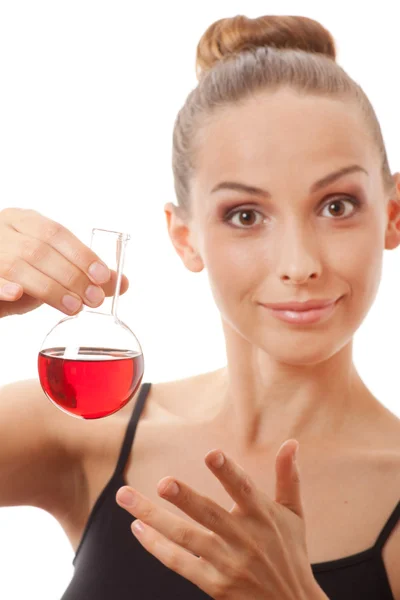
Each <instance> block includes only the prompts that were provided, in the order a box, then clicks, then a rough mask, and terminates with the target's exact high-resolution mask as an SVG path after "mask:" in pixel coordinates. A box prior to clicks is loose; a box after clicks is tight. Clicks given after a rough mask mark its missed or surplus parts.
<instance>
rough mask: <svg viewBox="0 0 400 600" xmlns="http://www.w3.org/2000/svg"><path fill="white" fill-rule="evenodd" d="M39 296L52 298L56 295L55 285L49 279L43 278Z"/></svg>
mask: <svg viewBox="0 0 400 600" xmlns="http://www.w3.org/2000/svg"><path fill="white" fill-rule="evenodd" d="M39 294H40V298H52V297H54V296H55V295H56V285H55V284H54V283H53V281H52V280H51V279H45V280H44V281H43V283H42V284H41V285H40V291H39Z"/></svg>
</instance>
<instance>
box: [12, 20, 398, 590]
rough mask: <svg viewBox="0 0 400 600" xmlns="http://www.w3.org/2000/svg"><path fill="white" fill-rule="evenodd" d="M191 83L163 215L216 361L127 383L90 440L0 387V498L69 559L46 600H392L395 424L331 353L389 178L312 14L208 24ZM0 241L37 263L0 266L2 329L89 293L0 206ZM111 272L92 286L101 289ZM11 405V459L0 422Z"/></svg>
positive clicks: (342, 338)
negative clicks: (209, 317) (211, 331)
mask: <svg viewBox="0 0 400 600" xmlns="http://www.w3.org/2000/svg"><path fill="white" fill-rule="evenodd" d="M197 73H198V78H199V85H198V87H197V88H196V89H195V90H193V91H192V92H191V94H190V95H189V97H188V99H187V100H186V103H185V105H184V107H183V108H182V109H181V111H180V112H179V115H178V118H177V121H176V123H175V128H174V139H173V142H174V146H173V169H174V176H175V189H176V194H177V198H178V204H179V206H178V207H175V206H174V205H172V204H167V205H166V207H165V213H166V217H167V224H168V230H169V234H170V237H171V240H172V243H173V245H174V247H175V249H176V251H177V253H178V255H179V256H180V257H181V259H182V261H183V263H184V265H185V267H186V268H188V269H189V270H191V271H193V272H199V271H201V270H202V269H203V268H207V271H208V274H209V281H210V285H211V289H212V292H213V296H214V299H215V301H216V304H217V306H218V309H219V310H220V313H221V318H222V326H223V331H224V335H225V339H226V349H227V365H226V367H224V368H222V369H219V370H217V371H215V372H211V373H205V374H201V375H198V376H195V377H190V378H188V379H185V380H180V381H174V382H168V383H159V384H153V385H151V384H150V383H143V384H142V386H141V387H140V389H139V390H138V392H137V393H136V395H135V397H134V399H133V402H130V403H129V404H128V405H127V406H125V407H124V408H123V409H122V410H121V411H119V412H118V413H116V414H115V415H113V416H112V417H110V418H109V419H104V420H103V421H101V422H100V421H99V422H97V423H92V424H91V425H90V427H89V426H88V423H86V422H84V421H78V422H77V421H76V420H75V419H69V418H68V417H67V416H66V415H65V414H63V413H61V412H60V411H54V409H53V407H52V406H51V405H50V403H45V402H44V401H43V393H42V392H41V389H40V385H39V384H38V382H37V381H35V382H32V381H29V382H20V383H19V384H12V385H9V386H6V387H5V388H3V390H2V398H1V401H2V403H3V404H2V410H3V417H4V418H3V419H2V422H3V423H4V425H3V426H1V425H0V427H3V429H0V434H1V437H2V439H3V440H5V446H4V442H3V448H5V449H4V452H6V451H7V456H8V457H9V456H12V458H13V461H12V463H11V464H12V465H13V467H12V468H13V471H12V472H13V474H14V475H15V465H16V464H17V465H18V475H19V477H18V478H15V477H13V478H12V479H11V480H10V477H9V475H10V472H11V471H10V469H11V467H10V466H8V465H9V464H10V461H8V462H7V464H2V463H0V464H1V465H2V466H1V469H0V490H1V492H0V503H1V504H2V505H16V504H32V505H34V506H40V507H41V508H44V509H45V510H48V511H49V512H50V513H51V514H53V515H54V516H55V517H56V518H57V519H58V521H59V522H60V524H61V525H62V526H63V528H64V530H65V531H66V533H67V535H68V537H69V539H70V540H71V543H72V545H73V547H74V549H75V550H76V556H75V559H74V565H75V573H74V576H73V578H72V580H71V583H70V585H69V587H68V589H67V590H66V592H65V594H64V596H63V600H71V599H74V600H80V599H81V598H82V599H83V598H85V599H87V598H96V600H106V599H107V600H108V599H111V598H118V597H121V598H140V599H141V600H145V599H146V600H147V599H149V600H150V599H152V600H153V599H158V598H174V599H175V598H185V599H188V598H190V599H191V600H192V599H197V598H199V599H200V598H202V599H203V598H214V599H222V598H224V599H225V598H229V599H230V600H239V599H240V600H261V599H263V600H265V599H272V598H274V599H277V598H279V599H280V600H295V599H296V600H299V599H303V598H304V599H306V598H307V599H308V600H314V599H322V598H330V599H331V600H333V599H340V600H345V599H346V598H351V599H352V600H356V599H358V598H360V599H361V598H362V599H363V600H368V599H372V598H374V599H378V598H379V599H380V600H385V599H393V598H395V599H400V572H399V569H398V563H399V558H400V529H399V526H398V522H399V516H400V502H399V496H400V494H399V491H400V469H399V465H400V455H399V439H400V436H399V431H400V424H399V419H398V418H397V417H396V416H395V415H394V414H392V413H391V412H390V411H389V410H388V409H386V408H385V407H384V406H383V405H382V404H381V403H380V402H379V401H378V400H377V399H376V398H375V397H374V396H373V394H372V393H371V392H370V391H369V390H368V388H367V387H366V385H365V384H364V383H363V381H362V379H361V377H360V376H359V374H358V372H357V370H356V368H355V366H354V364H353V360H352V341H353V336H354V333H355V332H356V331H357V329H358V327H359V326H360V325H361V323H362V321H363V319H364V318H365V317H366V315H367V313H368V310H369V309H370V307H371V305H372V303H373V300H374V299H375V296H376V293H377V290H378V285H379V281H380V277H381V266H382V258H383V250H384V249H394V248H396V247H397V246H398V245H399V242H400V227H399V223H400V174H398V173H396V175H394V176H392V175H391V173H390V170H389V166H388V161H387V156H386V151H385V147H384V142H383V139H382V135H381V130H380V127H379V124H378V121H377V119H376V116H375V113H374V111H373V108H372V106H371V104H370V103H369V101H368V99H367V98H366V96H365V94H364V92H363V91H362V90H361V89H360V88H359V86H358V85H357V84H356V83H355V82H354V81H353V80H351V78H350V77H349V76H348V75H347V74H346V73H345V72H344V71H343V70H342V69H341V68H340V67H339V66H338V65H337V64H336V63H335V46H334V41H333V38H332V37H331V35H330V34H329V32H328V31H327V30H326V29H324V28H323V27H322V26H321V25H320V24H319V23H317V22H315V21H313V20H311V19H307V18H303V17H271V16H268V17H261V18H258V19H248V18H246V17H243V16H237V17H234V18H228V19H221V20H220V21H217V22H216V23H214V24H213V25H211V26H210V27H209V28H208V29H207V31H206V32H205V34H204V35H203V37H202V38H201V40H200V43H199V45H198V48H197ZM2 227H3V235H2V236H0V239H3V240H4V241H3V244H5V248H6V250H7V252H8V253H9V254H11V255H13V256H14V257H15V256H17V257H18V258H21V257H22V250H21V242H19V243H18V242H17V238H16V237H15V232H18V233H19V235H23V236H26V237H28V236H29V237H31V238H32V237H34V238H37V239H38V240H41V241H42V242H45V244H46V249H48V253H47V257H46V259H43V260H42V263H41V264H40V269H39V268H35V264H34V260H33V259H32V261H31V264H29V265H27V263H29V259H27V257H26V255H24V259H23V261H20V262H18V264H22V265H24V268H22V267H21V268H20V269H19V270H18V269H12V268H10V266H9V267H8V270H7V269H5V268H4V267H3V270H2V272H1V273H0V275H1V276H2V278H3V280H5V281H12V282H14V283H17V284H19V286H20V287H19V292H18V293H17V294H16V295H14V296H11V297H10V298H9V299H8V301H7V300H6V299H5V298H4V297H3V301H2V303H1V304H2V307H1V308H2V311H3V313H2V315H3V316H5V315H6V314H13V313H14V312H26V311H27V310H32V308H35V307H36V306H37V305H38V304H41V303H42V302H47V303H48V304H50V305H52V306H55V307H57V308H60V309H61V298H62V297H63V296H64V294H65V293H66V292H69V295H72V296H73V297H75V299H76V300H78V302H79V305H78V306H77V307H75V308H74V307H72V313H73V312H74V311H77V310H79V309H80V306H81V302H82V299H83V298H84V289H85V287H86V285H88V284H89V283H90V282H91V283H96V281H95V280H94V279H93V278H92V275H91V274H90V273H89V271H88V267H89V265H90V264H91V262H92V261H93V260H94V259H95V258H96V257H95V256H93V255H92V254H91V252H90V250H89V249H87V248H84V247H82V245H81V243H80V242H79V240H76V238H74V236H72V234H71V233H70V232H68V231H67V230H65V228H62V227H61V226H59V225H58V224H57V225H56V226H55V225H54V222H49V220H47V219H45V218H44V217H42V216H41V215H39V214H38V213H34V212H31V211H28V213H27V212H26V211H19V210H18V209H14V210H12V209H9V210H8V211H3V214H2ZM13 232H14V233H13ZM18 239H19V240H21V239H22V238H18ZM47 247H49V248H47ZM77 250H79V252H77ZM62 261H65V262H62ZM79 261H81V262H79ZM32 263H33V264H32ZM57 265H58V267H59V268H56V266H57ZM67 266H68V269H71V268H72V269H75V272H74V273H75V276H76V277H75V278H74V277H72V278H71V277H69V278H68V281H69V282H71V281H74V284H73V285H72V283H71V284H70V285H67V284H66V280H64V281H63V280H62V275H60V273H63V272H66V270H68V269H67ZM36 267H38V265H36ZM70 272H71V271H70ZM56 273H57V276H56V275H55V274H56ZM7 275H8V276H7ZM112 275H113V278H112V279H111V280H110V279H108V280H107V283H104V281H105V280H106V279H103V280H99V283H102V282H103V285H102V288H103V289H104V293H105V294H106V295H110V294H111V293H112V283H113V282H115V273H113V274H112ZM40 278H42V279H41V280H40ZM44 278H50V279H51V280H52V285H51V286H50V287H49V286H44V285H41V286H40V285H39V284H40V283H42V284H43V283H44V281H45V279H44ZM5 281H1V282H0V284H1V283H5ZM45 287H47V290H48V293H47V295H45V294H44V293H43V289H44V288H45ZM126 289H127V281H126V279H125V281H124V287H123V291H126ZM39 290H42V291H39ZM50 290H51V293H50ZM24 292H25V293H24ZM103 297H104V295H103V294H102V295H101V298H100V299H99V300H97V301H95V303H94V305H99V303H101V301H102V298H103ZM84 301H85V302H87V301H86V300H84ZM298 303H300V306H299V305H298ZM6 305H7V307H6ZM13 305H14V309H13ZM317 305H318V306H319V307H320V308H318V306H317ZM321 305H323V307H322V308H321ZM63 310H64V309H63ZM68 314H71V313H68ZM196 317H197V315H196ZM16 398H20V399H21V400H20V403H19V405H18V410H19V411H21V406H23V407H24V410H25V411H26V414H27V419H26V421H24V423H23V430H22V432H20V435H23V437H24V441H25V443H24V445H23V447H24V451H23V453H22V450H20V449H19V448H16V447H15V446H16V442H15V441H14V440H13V439H10V435H8V437H7V430H6V423H7V422H8V423H9V424H10V423H11V422H12V419H14V420H15V421H16V419H17V414H19V413H18V412H17V409H16V408H15V406H16V402H15V399H16ZM133 407H134V410H132V408H133ZM30 415H31V418H28V417H29V416H30ZM9 427H10V425H9V426H8V428H9ZM133 441H134V445H133ZM297 446H299V447H300V454H299V461H300V469H299V470H298V468H297V467H296V463H294V462H293V457H294V451H295V449H296V447H297ZM27 448H28V449H29V450H30V453H29V456H30V458H29V459H28V458H27V456H26V455H27ZM219 452H222V453H223V455H224V457H225V462H224V463H223V465H222V466H221V467H220V468H219V469H218V468H217V467H215V466H212V464H211V461H212V459H213V458H215V457H216V456H217V455H218V454H219ZM32 456H34V458H35V460H34V461H33V460H32ZM204 459H205V463H206V464H205V465H203V464H202V463H203V460H204ZM4 462H5V461H4ZM7 469H8V472H7ZM169 474H170V475H169ZM7 477H8V480H7ZM22 480H23V482H24V483H23V485H22V484H21V481H22ZM172 482H177V483H178V491H179V493H178V495H176V496H167V494H166V488H167V484H170V483H172ZM2 483H4V485H2ZM126 492H133V500H132V502H133V503H132V504H129V502H130V496H131V495H129V494H128V495H127V494H126ZM126 502H128V503H126ZM133 521H135V522H136V523H137V522H141V523H142V524H144V529H143V530H142V532H137V533H134V532H135V531H136V530H135V529H134V528H133V527H131V524H132V522H133Z"/></svg>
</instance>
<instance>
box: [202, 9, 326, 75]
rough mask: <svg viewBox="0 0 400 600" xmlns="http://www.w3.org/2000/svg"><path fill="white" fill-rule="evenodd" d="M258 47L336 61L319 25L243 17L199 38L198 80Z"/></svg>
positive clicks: (306, 20)
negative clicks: (219, 65)
mask: <svg viewBox="0 0 400 600" xmlns="http://www.w3.org/2000/svg"><path fill="white" fill-rule="evenodd" d="M261 46H270V47H274V48H277V49H298V50H304V51H306V52H315V53H321V54H325V55H326V56H328V57H329V58H332V59H333V60H335V59H336V48H335V41H334V39H333V37H332V35H331V34H330V32H329V31H328V30H327V29H325V27H324V26H323V25H321V23H319V22H318V21H314V19H309V18H308V17H300V16H286V15H283V16H279V15H267V16H264V17H258V18H256V19H250V18H248V17H246V16H244V15H237V16H235V17H228V18H225V19H219V20H218V21H215V22H214V23H213V24H212V25H210V27H208V29H207V30H206V31H205V33H204V34H203V35H202V37H201V39H200V41H199V43H198V45H197V52H196V74H197V79H200V76H201V75H202V74H203V73H204V72H206V71H208V70H209V69H211V68H212V67H213V66H214V65H215V64H216V63H218V62H219V61H222V60H225V59H226V58H228V57H231V56H234V55H236V54H239V53H240V52H241V51H243V50H255V49H256V48H258V47H261Z"/></svg>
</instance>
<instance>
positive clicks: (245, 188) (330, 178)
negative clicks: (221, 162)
mask: <svg viewBox="0 0 400 600" xmlns="http://www.w3.org/2000/svg"><path fill="white" fill-rule="evenodd" d="M356 171H362V172H364V173H366V174H367V175H369V173H368V171H367V170H366V169H364V167H361V166H360V165H349V166H348V167H342V168H341V169H339V170H338V171H334V172H333V173H329V175H325V177H323V178H322V179H319V180H318V181H316V182H315V183H314V184H313V185H312V186H311V188H310V193H314V192H316V191H317V190H319V189H321V188H323V187H325V186H327V185H329V184H330V183H333V182H334V181H336V179H339V177H343V176H344V175H348V174H349V173H354V172H356ZM219 190H233V191H234V192H246V193H247V194H254V195H257V196H266V197H267V198H270V197H271V194H270V192H268V191H267V190H263V189H262V188H257V187H254V186H250V185H246V184H244V183H239V182H238V181H222V182H221V183H218V184H217V185H216V186H215V187H213V189H212V190H211V194H213V193H214V192H217V191H219Z"/></svg>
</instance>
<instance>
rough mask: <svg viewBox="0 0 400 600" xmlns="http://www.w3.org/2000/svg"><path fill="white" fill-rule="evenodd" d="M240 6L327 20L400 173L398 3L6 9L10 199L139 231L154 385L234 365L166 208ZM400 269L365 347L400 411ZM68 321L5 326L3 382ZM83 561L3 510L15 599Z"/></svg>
mask: <svg viewBox="0 0 400 600" xmlns="http://www.w3.org/2000/svg"><path fill="white" fill-rule="evenodd" d="M249 6H250V7H251V10H249ZM235 14H246V15H247V16H249V17H257V16H261V15H264V14H294V15H304V16H308V17H311V18H314V19H316V20H319V21H320V22H321V23H322V24H323V25H325V26H326V27H327V28H328V29H329V30H330V31H331V32H332V34H333V36H334V38H335V40H336V44H337V49H338V58H337V60H338V62H339V64H341V66H343V67H344V68H345V69H346V70H347V71H348V73H349V74H350V75H351V76H352V77H353V78H354V79H355V80H356V81H358V82H359V83H360V84H361V85H362V87H363V88H364V90H365V91H366V93H367V94H368V95H369V97H370V99H371V101H372V103H373V105H374V108H375V110H376V112H377V114H378V118H379V120H380V123H381V127H382V130H383V134H384V138H385V141H386V144H387V150H388V155H389V161H390V166H391V170H392V172H393V173H394V172H396V171H398V170H400V155H399V143H398V132H399V130H400V116H399V97H398V93H397V90H398V78H397V76H396V73H398V56H399V52H398V37H399V32H398V20H397V19H396V18H395V15H394V14H393V8H391V3H389V2H383V1H382V0H381V2H379V4H378V5H376V4H371V5H370V6H369V5H368V4H365V3H361V2H352V3H349V2H346V3H343V4H342V6H341V5H340V4H339V3H337V2H336V3H334V4H332V5H330V4H329V3H326V2H324V3H322V2H310V1H309V2H305V1H302V2H299V1H296V2H283V1H282V0H279V2H278V1H275V2H274V1H271V2H268V3H265V2H261V1H255V0H253V1H252V2H251V3H249V2H244V1H241V2H240V1H234V0H229V2H228V1H221V0H219V2H218V3H212V4H211V5H210V6H208V5H207V3H203V2H187V3H182V2H171V0H170V1H169V2H161V1H160V2H158V3H157V2H146V3H143V4H138V3H136V2H133V1H131V2H122V1H115V0H114V1H113V2H104V1H102V0H96V1H89V0H79V1H76V0H69V1H68V2H60V1H56V0H51V1H48V2H44V1H42V0H36V1H35V2H32V1H30V0H29V1H27V0H25V1H23V0H19V1H17V2H15V1H6V0H3V1H2V2H1V3H0V86H1V88H0V208H4V207H8V206H9V207H30V208H34V209H36V210H37V211H39V212H41V213H42V214H44V215H47V216H49V217H50V218H52V219H54V220H56V221H58V222H60V223H62V224H64V225H65V226H66V227H67V228H69V229H70V230H71V231H72V232H73V233H75V235H77V236H78V237H79V238H80V239H81V240H82V241H84V242H85V243H86V244H88V245H89V243H90V232H91V228H92V227H100V228H105V229H114V230H118V231H129V232H130V233H131V236H132V238H131V241H130V242H129V245H128V248H127V258H126V263H125V269H124V272H125V273H126V275H127V276H128V278H129V280H130V290H129V292H128V293H127V294H126V295H125V296H123V297H121V299H120V307H119V316H120V317H121V318H122V320H124V321H126V322H127V323H128V325H129V326H130V327H131V329H133V331H134V332H135V333H136V335H137V337H138V339H139V340H140V343H141V345H142V348H143V352H144V356H145V361H146V370H145V374H144V378H143V381H153V382H157V381H165V380H173V379H178V378H182V377H186V376H190V375H194V374H196V373H201V372H205V371H210V370H214V369H217V368H219V367H221V366H223V365H224V364H225V347H224V339H223V335H222V331H221V327H220V320H219V313H218V312H217V309H216V307H215V305H214V301H213V299H212V296H211V292H210V290H209V287H208V280H207V274H206V271H203V272H202V273H199V274H195V273H191V272H189V271H187V270H186V269H185V267H184V266H183V264H182V262H181V259H180V258H179V257H178V255H177V254H176V252H175V250H174V248H173V246H172V244H171V242H170V239H169V236H168V232H167V226H166V219H165V215H164V212H163V206H164V204H165V203H166V202H169V201H172V202H174V203H176V199H175V196H174V190H173V178H172V168H171V148H172V129H173V123H174V120H175V117H176V115H177V112H178V110H179V109H180V108H181V106H182V104H183V103H184V101H185V99H186V97H187V95H188V94H189V92H190V91H191V90H192V88H193V87H194V86H195V85H196V84H197V80H196V77H195V51H196V45H197V43H198V41H199V39H200V37H201V35H202V34H203V32H204V31H205V30H206V28H207V27H208V26H209V25H210V24H211V23H212V22H213V21H215V20H216V19H220V18H222V17H228V16H234V15H235ZM399 274H400V254H399V252H398V251H385V253H384V269H383V278H382V282H381V287H380V290H379V293H378V297H377V299H376V301H375V303H374V305H373V307H372V309H371V311H370V313H369V314H368V317H367V318H366V320H365V321H364V323H363V324H362V327H361V329H360V330H359V331H358V332H357V334H356V337H355V346H354V357H355V362H356V366H357V367H358V369H359V371H360V373H361V376H362V377H363V379H364V381H365V382H366V384H367V385H368V386H369V388H370V389H371V391H372V392H373V393H374V394H375V395H376V396H377V397H378V398H379V399H380V400H381V402H382V403H383V404H384V405H386V406H387V407H388V408H389V409H390V410H391V411H392V412H394V413H396V414H397V415H399V416H400V408H399V400H398V398H399V394H398V389H397V388H398V361H399V358H398V356H399V350H398V339H399V335H400V323H399V320H398V318H397V315H398V314H399V308H398V307H399V300H400V294H399V283H398V282H399V277H400V275H399ZM63 316H64V315H63V313H61V312H59V311H57V310H55V309H53V308H51V307H49V306H47V305H45V306H42V307H41V308H40V309H38V310H36V311H34V312H32V313H29V314H27V315H24V316H14V317H9V318H7V319H4V320H3V321H2V322H0V336H1V338H0V339H1V344H0V365H1V369H0V385H3V384H5V383H8V382H12V381H17V380H20V379H28V378H32V377H36V376H37V372H36V361H37V353H38V350H39V347H40V345H41V343H42V341H43V338H44V336H45V335H46V333H47V332H48V330H49V329H50V328H51V327H52V326H53V325H54V324H55V323H56V322H57V321H58V320H59V319H61V318H63ZM0 418H1V410H0ZM23 443H24V441H23V440H21V444H23ZM0 452H1V440H0ZM72 559H73V550H72V548H71V546H70V544H69V541H68V539H67V537H66V535H65V534H64V532H63V530H62V529H61V527H60V526H59V524H58V523H57V521H56V520H55V519H53V517H51V516H49V515H48V514H47V513H46V512H44V511H41V510H39V509H36V508H33V507H10V508H3V509H2V510H0V565H1V568H0V598H4V599H7V600H14V599H22V598H30V599H31V600H36V599H38V600H39V599H40V600H54V599H55V598H60V597H61V596H62V593H63V591H64V590H65V588H66V587H67V585H68V582H69V580H70V578H71V576H72V573H73V569H72Z"/></svg>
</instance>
